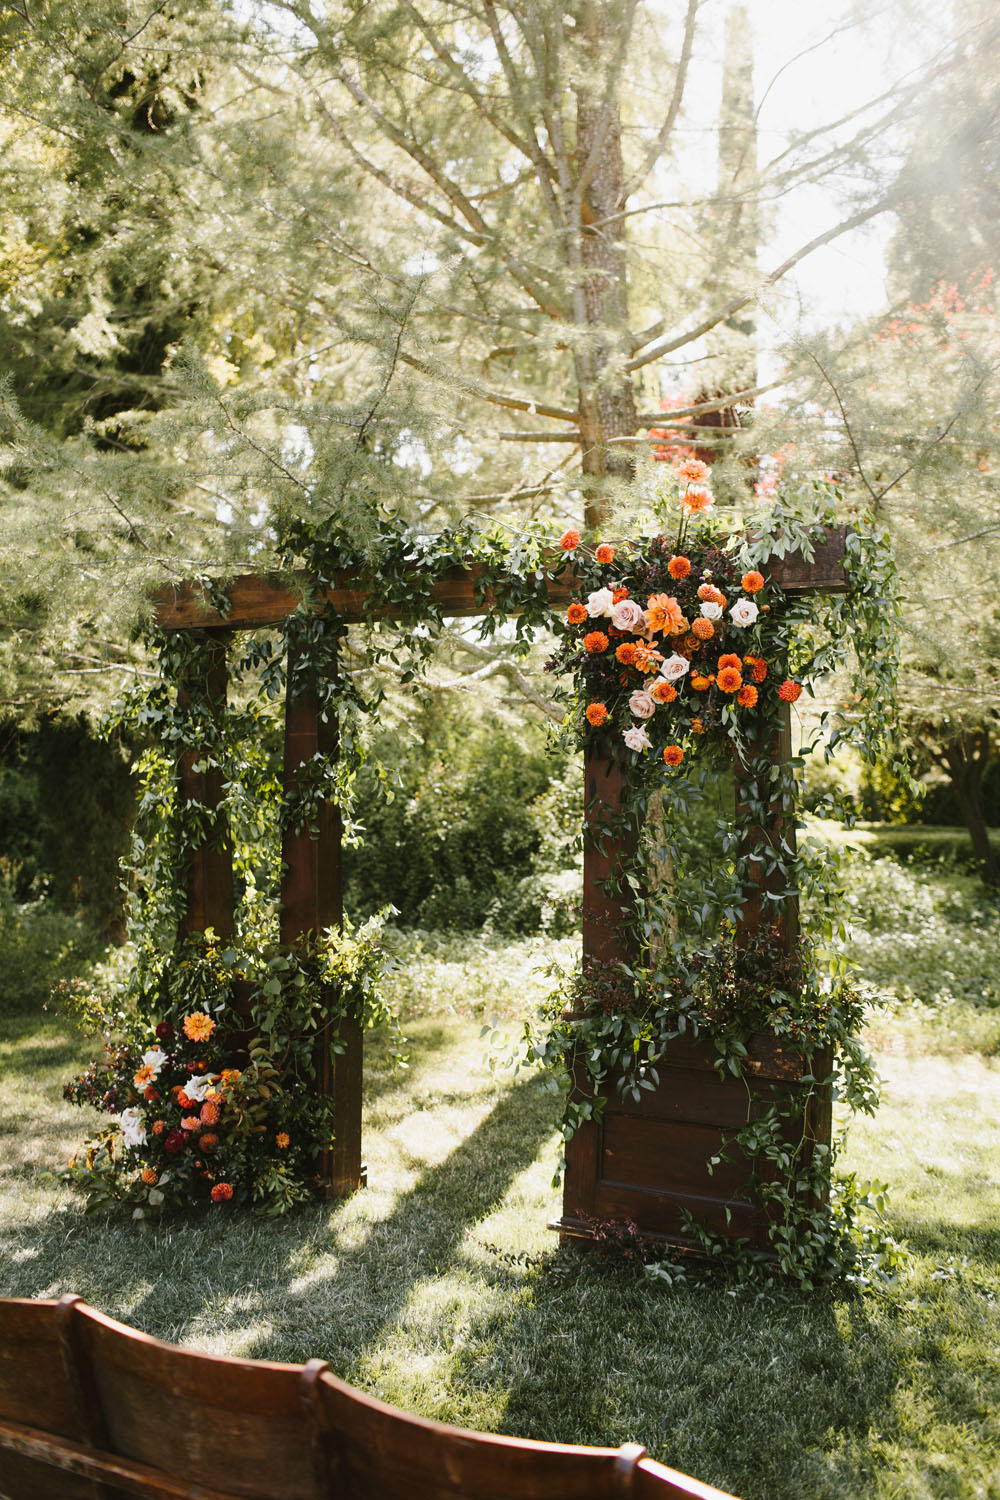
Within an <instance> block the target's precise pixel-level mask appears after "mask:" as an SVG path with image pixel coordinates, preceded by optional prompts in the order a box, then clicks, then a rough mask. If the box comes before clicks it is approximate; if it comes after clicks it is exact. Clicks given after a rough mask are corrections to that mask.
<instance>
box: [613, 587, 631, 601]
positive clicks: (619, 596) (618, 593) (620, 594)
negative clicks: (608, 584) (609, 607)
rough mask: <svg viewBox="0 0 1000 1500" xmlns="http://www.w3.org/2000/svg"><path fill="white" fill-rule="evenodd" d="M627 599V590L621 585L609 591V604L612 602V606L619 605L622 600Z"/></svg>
mask: <svg viewBox="0 0 1000 1500" xmlns="http://www.w3.org/2000/svg"><path fill="white" fill-rule="evenodd" d="M627 598H628V589H627V588H626V587H625V585H624V584H623V583H620V584H619V585H618V587H617V588H614V589H612V590H611V602H612V604H620V603H621V602H622V600H623V599H627Z"/></svg>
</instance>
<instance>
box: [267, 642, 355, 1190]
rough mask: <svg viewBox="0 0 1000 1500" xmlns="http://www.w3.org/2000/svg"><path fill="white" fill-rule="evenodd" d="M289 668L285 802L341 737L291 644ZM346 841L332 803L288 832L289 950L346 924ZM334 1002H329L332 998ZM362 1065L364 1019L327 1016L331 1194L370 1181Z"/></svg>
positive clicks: (321, 1064) (285, 920)
mask: <svg viewBox="0 0 1000 1500" xmlns="http://www.w3.org/2000/svg"><path fill="white" fill-rule="evenodd" d="M287 671H288V677H287V681H288V690H287V697H286V705H285V759H284V787H285V795H286V800H287V799H292V800H293V801H294V798H295V794H296V791H297V789H298V786H299V782H300V775H299V772H300V767H303V766H306V765H308V763H309V762H310V761H312V759H313V757H314V756H315V755H316V754H317V753H319V754H321V755H323V756H324V758H328V759H335V758H336V755H337V743H338V732H337V722H336V719H335V718H334V717H333V715H332V714H331V715H328V717H327V719H326V721H325V722H324V721H323V720H322V719H321V717H320V714H319V710H318V704H317V693H316V679H315V675H314V673H313V671H312V669H311V668H309V667H303V666H302V665H301V663H300V661H299V658H298V648H296V647H294V646H290V647H289V659H288V663H287ZM341 836H342V825H341V817H340V808H339V807H338V806H337V804H336V802H334V801H331V800H329V799H327V800H324V801H323V802H322V803H321V804H320V807H319V813H318V824H317V826H315V827H313V828H310V827H309V825H308V823H306V822H303V823H302V825H301V826H298V827H297V826H295V822H294V817H293V818H292V819H291V820H290V824H289V825H288V826H286V828H285V830H284V833H283V835H282V842H281V857H282V861H283V865H284V870H283V874H282V881H281V918H280V934H281V942H282V944H283V945H284V946H286V947H288V948H295V947H296V946H297V945H298V944H299V943H300V941H301V939H302V938H303V937H305V936H306V935H307V934H310V933H311V934H313V935H314V936H316V937H318V936H319V935H320V934H321V933H322V932H324V931H325V930H326V928H328V927H339V926H340V925H341V923H342V922H343V920H344V901H343V888H342V883H341ZM329 998H330V1000H331V1001H332V999H333V997H332V996H330V997H329ZM335 1038H336V1039H337V1040H338V1041H339V1043H340V1044H342V1046H343V1048H344V1050H343V1051H342V1052H338V1053H337V1054H336V1056H335V1057H334V1056H331V1051H330V1047H331V1043H332V1042H333V1040H334V1039H335ZM362 1068H363V1040H362V1031H361V1024H360V1022H359V1021H356V1020H348V1019H344V1020H341V1021H340V1022H339V1023H338V1024H337V1025H336V1027H335V1026H334V1024H333V1022H332V1021H331V1020H330V1019H329V1018H328V1019H327V1020H326V1022H325V1023H324V1025H323V1026H322V1027H321V1028H320V1032H319V1035H318V1037H317V1043H316V1082H315V1091H316V1093H317V1094H318V1095H319V1096H320V1097H321V1098H329V1099H332V1100H333V1102H334V1115H333V1131H334V1140H333V1144H332V1146H330V1147H326V1148H324V1150H323V1151H322V1153H321V1155H320V1158H319V1160H318V1162H317V1168H318V1176H319V1180H320V1183H321V1185H322V1187H323V1188H324V1190H325V1191H326V1192H327V1193H328V1194H329V1195H330V1196H331V1197H337V1198H345V1197H347V1196H348V1194H350V1193H353V1192H355V1191H356V1189H357V1188H359V1187H362V1186H363V1185H364V1183H365V1172H364V1168H363V1167H362V1164H361V1084H362Z"/></svg>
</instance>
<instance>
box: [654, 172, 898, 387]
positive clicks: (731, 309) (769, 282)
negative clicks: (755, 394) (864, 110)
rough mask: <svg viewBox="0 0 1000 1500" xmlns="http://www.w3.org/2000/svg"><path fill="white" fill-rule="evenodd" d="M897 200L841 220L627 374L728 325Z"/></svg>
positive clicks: (881, 201)
mask: <svg viewBox="0 0 1000 1500" xmlns="http://www.w3.org/2000/svg"><path fill="white" fill-rule="evenodd" d="M894 200H895V194H892V193H890V194H887V195H886V196H885V197H884V198H880V199H879V201H878V202H877V203H874V204H871V205H870V206H869V207H868V208H864V209H861V210H860V211H859V212H858V213H856V214H852V215H851V217H850V218H849V219H842V220H841V222H840V223H839V224H836V225H834V227H833V228H832V229H828V230H826V231H825V232H824V233H823V234H818V235H816V236H815V237H814V238H813V239H811V240H809V241H808V242H807V243H806V244H805V245H802V246H800V247H799V249H798V250H796V251H795V252H794V254H792V255H790V256H789V257H788V259H787V260H784V261H782V263H781V265H780V266H778V267H776V268H775V270H773V271H772V272H771V273H770V274H769V275H767V276H765V277H764V279H763V281H762V282H761V283H760V286H759V287H758V288H757V289H756V290H755V291H753V292H749V293H747V294H746V295H745V296H742V297H736V298H734V299H733V300H732V301H731V302H729V303H727V304H726V306H725V307H723V308H721V309H718V310H717V311H716V312H713V313H711V314H710V315H709V316H708V317H707V318H705V319H704V320H703V321H702V322H701V323H698V324H696V325H695V326H694V327H693V328H688V329H686V330H685V332H684V333H679V334H676V335H674V336H673V337H670V338H666V339H659V340H657V342H656V343H654V344H651V345H650V347H648V348H647V349H645V352H644V353H642V354H638V355H636V357H635V358H634V359H630V360H629V361H628V363H627V364H626V366H625V369H626V371H628V372H631V371H632V370H640V369H642V367H643V365H648V364H651V363H652V362H653V360H654V359H659V358H660V356H661V355H663V354H672V353H673V351H674V350H675V349H682V348H683V347H684V345H685V344H690V343H693V342H694V340H695V339H697V338H701V336H702V334H705V333H709V332H710V331H711V329H713V328H715V327H717V326H718V324H719V323H723V322H725V320H726V318H731V317H732V316H733V314H734V313H738V312H741V311H742V309H743V308H744V307H748V306H749V305H750V303H751V302H753V301H755V300H756V298H757V297H758V296H759V294H760V292H761V291H763V289H764V288H765V287H769V286H774V284H775V282H777V281H780V280H781V278H782V277H783V276H785V275H787V273H788V272H789V271H790V270H792V268H793V267H794V266H797V265H798V263H799V261H801V260H805V258H806V256H807V255H811V254H812V253H813V251H814V250H819V249H821V248H822V246H823V245H828V244H830V242H831V241H832V240H835V239H837V238H839V236H840V235H842V234H847V233H848V232H849V231H850V230H852V229H857V228H859V226H860V225H862V224H867V223H868V221H869V219H874V218H875V217H876V215H878V214H881V213H885V212H886V211H887V210H888V209H890V208H891V207H892V205H893V202H894ZM664 326H665V321H664V320H663V319H661V320H660V321H659V322H658V323H655V324H653V326H652V328H647V329H646V330H645V331H644V332H643V333H641V334H639V335H638V336H637V342H636V344H635V347H636V348H637V349H638V348H642V346H643V345H644V344H648V343H649V340H650V338H653V337H655V334H656V332H657V331H658V330H659V329H660V328H663V327H664Z"/></svg>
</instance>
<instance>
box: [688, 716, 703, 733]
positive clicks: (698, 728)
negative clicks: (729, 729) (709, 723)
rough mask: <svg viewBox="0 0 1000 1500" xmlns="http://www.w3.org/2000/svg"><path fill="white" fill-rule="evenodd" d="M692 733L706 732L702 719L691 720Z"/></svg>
mask: <svg viewBox="0 0 1000 1500" xmlns="http://www.w3.org/2000/svg"><path fill="white" fill-rule="evenodd" d="M691 733H692V734H704V733H705V726H704V724H703V723H702V722H701V720H700V719H692V720H691Z"/></svg>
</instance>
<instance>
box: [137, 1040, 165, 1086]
mask: <svg viewBox="0 0 1000 1500" xmlns="http://www.w3.org/2000/svg"><path fill="white" fill-rule="evenodd" d="M166 1060H167V1054H166V1053H165V1052H164V1050H163V1048H162V1047H150V1049H149V1051H148V1052H144V1053H143V1054H142V1061H143V1063H144V1065H145V1066H146V1067H147V1068H148V1069H149V1072H150V1076H151V1077H152V1078H155V1077H156V1075H157V1073H158V1072H159V1071H160V1069H161V1068H162V1067H163V1064H164V1063H165V1062H166Z"/></svg>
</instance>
